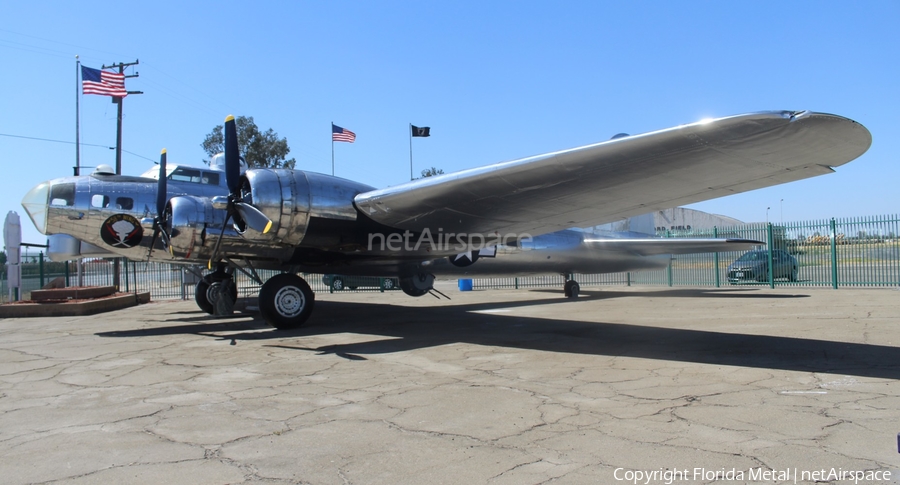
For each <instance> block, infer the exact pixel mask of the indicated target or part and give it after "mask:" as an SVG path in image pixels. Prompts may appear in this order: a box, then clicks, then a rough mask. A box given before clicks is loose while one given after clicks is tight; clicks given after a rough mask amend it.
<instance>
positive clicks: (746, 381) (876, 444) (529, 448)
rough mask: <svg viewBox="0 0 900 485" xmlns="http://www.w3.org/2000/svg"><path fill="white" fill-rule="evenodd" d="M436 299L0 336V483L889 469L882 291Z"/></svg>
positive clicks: (167, 310)
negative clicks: (279, 326)
mask: <svg viewBox="0 0 900 485" xmlns="http://www.w3.org/2000/svg"><path fill="white" fill-rule="evenodd" d="M445 293H448V294H450V295H451V296H452V298H453V300H452V301H446V300H442V301H437V300H434V299H432V298H430V297H427V296H426V297H423V298H419V299H413V298H409V297H407V296H405V295H403V294H401V293H400V292H388V293H383V294H382V293H375V292H373V293H356V294H349V293H348V294H320V295H318V296H317V298H318V300H319V301H318V302H317V306H316V312H315V314H314V315H313V317H312V318H311V320H310V321H309V322H308V324H307V326H305V327H304V328H302V329H299V330H297V331H291V332H282V331H276V330H274V329H270V328H268V327H267V326H265V324H264V323H262V322H261V321H259V320H257V319H254V318H253V316H252V315H236V316H234V317H231V318H218V319H217V318H214V317H211V316H208V315H205V314H203V313H200V312H199V310H198V309H197V308H196V307H195V306H194V304H193V302H177V301H176V302H170V301H164V302H153V303H151V304H148V305H142V306H139V307H135V308H130V309H126V310H121V311H117V312H113V313H108V314H104V315H94V316H86V317H56V318H34V319H5V320H0V477H2V482H3V483H10V484H25V483H67V484H68V483H73V484H91V483H104V484H108V483H154V484H156V483H175V484H177V483H184V484H192V485H196V484H231V483H234V484H242V483H248V484H249V483H267V484H268V483H272V484H294V483H310V484H347V483H353V484H398V483H417V484H419V483H447V484H473V483H485V484H532V483H533V484H538V483H547V482H553V483H617V480H616V479H615V470H616V469H617V468H623V469H627V470H645V471H653V470H665V469H694V468H696V467H702V468H705V469H708V470H719V469H725V470H730V469H738V470H749V469H754V468H756V469H767V470H779V469H785V468H794V469H798V470H818V469H830V468H842V469H844V470H882V471H883V470H896V469H897V468H900V464H898V463H900V454H898V449H897V433H898V432H900V383H898V382H900V381H898V379H900V311H898V309H900V292H898V291H897V290H896V289H882V290H854V289H841V290H837V291H835V290H831V289H806V288H784V289H776V290H769V289H761V288H746V289H744V288H727V289H671V288H664V289H660V288H651V289H648V288H637V287H631V288H622V287H612V288H584V289H583V295H582V298H580V299H579V300H578V301H567V300H565V299H564V298H562V296H561V291H549V290H532V291H524V290H519V291H512V290H510V291H502V290H491V291H474V292H466V293H459V292H448V291H445ZM895 477H896V476H895ZM791 482H792V483H793V480H792V481H791ZM623 483H629V482H623ZM649 483H665V482H664V481H650V482H649ZM676 483H727V481H721V480H720V481H718V482H717V481H715V480H702V479H701V480H696V481H695V480H687V481H680V482H676ZM732 483H734V482H732ZM740 483H743V481H742V482H740ZM767 483H773V482H772V481H769V482H767ZM797 483H812V482H811V481H804V480H798V481H797ZM835 483H846V482H835ZM850 483H852V482H850ZM860 483H864V482H860ZM878 483H894V482H878Z"/></svg>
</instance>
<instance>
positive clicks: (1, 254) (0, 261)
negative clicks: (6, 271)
mask: <svg viewBox="0 0 900 485" xmlns="http://www.w3.org/2000/svg"><path fill="white" fill-rule="evenodd" d="M4 264H6V251H0V266H3V265H4Z"/></svg>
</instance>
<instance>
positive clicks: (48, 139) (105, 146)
mask: <svg viewBox="0 0 900 485" xmlns="http://www.w3.org/2000/svg"><path fill="white" fill-rule="evenodd" d="M0 136H8V137H10V138H24V139H26V140H36V141H48V142H52V143H67V144H69V145H74V144H75V142H74V141H68V140H51V139H50V138H38V137H36V136H23V135H11V134H9V133H0ZM82 145H84V146H89V147H100V148H108V149H110V150H115V149H116V147H111V146H109V145H95V144H93V143H82ZM122 151H123V152H125V153H127V154H129V155H133V156H135V157H138V158H143V159H144V160H149V161H151V162H153V163H157V161H156V160H154V159H152V158H147V157H145V156H143V155H138V154H137V153H134V152H130V151H128V150H122Z"/></svg>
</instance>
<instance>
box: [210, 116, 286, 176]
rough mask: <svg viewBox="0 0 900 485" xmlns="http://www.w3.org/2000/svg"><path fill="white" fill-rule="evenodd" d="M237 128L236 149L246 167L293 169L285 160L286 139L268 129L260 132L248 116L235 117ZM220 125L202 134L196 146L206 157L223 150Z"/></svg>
mask: <svg viewBox="0 0 900 485" xmlns="http://www.w3.org/2000/svg"><path fill="white" fill-rule="evenodd" d="M234 121H235V125H236V127H237V139H238V149H239V150H240V153H241V156H242V157H244V161H246V162H247V165H248V166H249V167H250V168H294V165H295V164H296V163H297V161H296V160H294V159H293V158H292V159H290V160H286V158H287V154H288V153H289V152H290V151H291V149H290V148H289V147H288V144H287V138H278V134H277V133H275V132H274V131H272V129H271V128H269V129H268V130H266V131H264V132H261V131H259V128H258V127H257V126H256V123H254V122H253V117H252V116H237V117H235V119H234ZM222 129H223V126H222V125H218V126H216V127H215V128H213V130H212V131H211V132H210V133H209V134H208V135H206V139H205V140H203V143H201V144H200V146H201V147H203V150H204V151H205V152H206V153H207V155H209V156H213V155H215V154H217V153H221V152H223V151H225V136H224V135H223V134H222Z"/></svg>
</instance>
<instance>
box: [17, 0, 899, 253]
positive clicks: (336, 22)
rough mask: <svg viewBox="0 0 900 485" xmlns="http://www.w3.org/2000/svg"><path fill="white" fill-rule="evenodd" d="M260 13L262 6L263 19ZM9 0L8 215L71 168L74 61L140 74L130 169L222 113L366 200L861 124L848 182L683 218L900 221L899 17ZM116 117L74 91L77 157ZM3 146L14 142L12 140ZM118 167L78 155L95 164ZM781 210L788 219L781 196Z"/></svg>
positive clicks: (129, 115) (182, 155) (184, 154)
mask: <svg viewBox="0 0 900 485" xmlns="http://www.w3.org/2000/svg"><path fill="white" fill-rule="evenodd" d="M252 3H255V4H252ZM252 3H251V2H216V3H209V2H169V1H158V2H140V3H134V4H132V2H94V1H89V0H88V1H82V2H63V1H60V2H42V1H35V2H6V3H5V4H4V6H3V7H0V16H2V18H3V19H4V20H5V21H4V22H2V23H0V65H2V66H3V75H2V76H0V93H2V94H0V113H2V116H0V149H2V153H3V160H4V163H3V167H4V170H5V175H4V176H3V177H0V210H2V212H3V214H4V216H5V214H6V213H7V212H8V211H9V210H15V211H17V212H18V213H19V214H20V216H22V217H23V218H24V220H23V228H24V234H23V235H24V240H25V241H30V242H42V241H43V237H42V236H40V235H39V234H38V233H37V231H35V230H34V228H33V227H32V226H31V223H30V221H28V219H27V216H26V215H25V213H24V210H22V208H21V206H20V205H19V202H20V200H21V198H22V196H23V195H24V194H25V192H26V191H27V190H28V189H29V188H30V187H32V186H33V185H35V184H37V183H39V182H41V181H43V180H46V179H50V178H54V177H58V176H64V175H68V174H71V171H72V168H71V167H72V166H73V165H74V154H75V148H74V145H72V144H66V143H53V142H44V141H36V140H30V139H26V138H17V137H34V138H44V139H51V140H63V141H74V138H75V98H76V94H75V93H76V86H75V55H76V54H78V55H80V57H81V61H82V63H83V64H84V65H86V66H88V67H94V68H99V67H100V66H101V65H102V64H112V63H114V62H120V61H123V62H131V61H134V60H135V59H140V65H139V66H137V67H136V68H135V69H130V70H129V71H128V73H133V72H135V71H136V72H138V73H139V74H140V77H138V78H136V79H129V80H128V81H127V87H128V89H129V90H140V91H143V92H144V93H145V94H143V95H139V96H130V97H128V98H126V100H125V105H124V113H125V119H124V135H123V148H124V150H126V151H127V153H125V154H124V155H123V173H125V174H139V173H141V172H143V171H145V170H146V169H147V168H149V167H150V166H152V163H153V162H152V161H153V160H156V159H157V158H158V154H159V152H160V150H161V149H162V148H163V147H165V148H167V149H168V153H169V161H170V162H183V163H190V164H197V163H199V162H200V161H201V160H202V159H203V158H204V157H205V155H204V153H203V151H202V149H201V148H200V143H201V142H202V141H203V138H204V137H205V135H206V134H207V133H209V132H210V131H211V130H212V128H213V127H214V126H216V125H218V124H221V123H222V121H223V119H224V118H225V116H226V115H228V114H234V115H244V116H253V117H254V119H255V121H256V123H257V125H258V126H259V127H260V128H261V129H268V128H272V129H274V130H275V131H276V132H277V133H278V134H279V135H280V136H282V137H286V138H287V140H288V143H289V145H290V147H291V154H290V156H292V157H295V158H296V159H297V168H299V169H304V170H311V171H317V172H323V173H331V148H332V144H331V138H330V130H331V127H330V123H331V122H334V123H335V124H338V125H340V126H343V127H345V128H348V129H350V130H353V131H354V132H356V134H357V142H356V143H354V144H346V143H337V144H335V147H334V148H335V160H336V175H338V176H342V177H346V178H350V179H354V180H358V181H361V182H365V183H368V184H370V185H373V186H375V187H379V188H380V187H385V186H388V185H395V184H398V183H401V182H404V181H406V180H408V178H409V155H410V154H409V149H410V146H409V138H408V134H407V133H408V132H407V130H408V126H409V123H412V124H415V125H419V126H430V127H431V128H432V136H431V137H430V138H424V139H415V140H413V156H414V164H415V171H416V173H417V174H418V172H419V171H420V170H422V169H424V168H427V167H431V166H434V167H438V168H441V169H443V170H444V171H445V172H452V171H456V170H461V169H465V168H471V167H476V166H481V165H486V164H490V163H495V162H500V161H505V160H511V159H515V158H520V157H524V156H530V155H536V154H539V153H544V152H549V151H555V150H559V149H564V148H570V147H575V146H580V145H584V144H588V143H594V142H598V141H602V140H606V139H608V138H609V137H610V136H612V135H614V134H616V133H620V132H626V133H632V134H635V133H642V132H646V131H652V130H657V129H663V128H668V127H670V126H675V125H679V124H684V123H689V122H693V121H697V120H700V119H703V118H708V117H719V116H728V115H733V114H739V113H745V112H752V111H766V110H782V109H789V110H803V109H810V110H814V111H822V112H828V113H835V114H839V115H843V116H847V117H849V118H852V119H855V120H857V121H859V122H861V123H862V124H864V125H865V126H866V127H867V128H868V129H869V130H870V131H871V132H872V136H873V139H874V141H873V145H872V148H871V149H870V150H869V151H868V152H867V153H866V154H865V155H863V156H862V157H861V158H859V159H858V160H856V161H854V162H852V163H850V164H848V165H845V166H844V167H842V168H840V169H839V170H838V172H837V173H835V174H831V175H828V176H824V177H817V178H813V179H808V180H805V181H800V182H795V183H791V184H787V185H781V186H777V187H772V188H768V189H763V190H758V191H755V192H751V193H748V194H742V195H737V196H731V197H726V198H722V199H716V200H712V201H708V202H704V203H701V204H696V205H694V206H692V207H695V208H698V209H701V210H705V211H709V212H713V213H719V214H724V215H728V216H731V217H735V218H737V219H740V220H743V221H747V222H754V221H763V220H765V218H766V207H771V210H770V211H769V219H770V220H774V221H777V220H778V219H779V218H780V217H781V212H782V209H783V214H784V215H783V217H784V219H785V220H805V219H823V218H829V217H847V216H857V215H859V216H862V215H876V214H887V213H898V212H900V207H898V205H900V204H898V196H897V193H898V185H900V167H898V165H900V164H898V159H900V156H898V155H900V118H898V114H897V112H898V107H900V67H898V64H900V63H898V62H897V59H898V52H900V35H897V33H896V27H897V25H900V2H897V1H871V2H827V1H815V2H812V1H797V2H651V1H640V2H602V1H583V2H573V1H570V2H567V1H563V2H527V1H522V2H512V1H494V2H490V1H489V2H484V1H480V2H472V1H458V2H409V1H403V2H400V1H382V2H340V3H336V2H300V1H297V2H288V1H283V2H252ZM115 118H116V110H115V105H113V104H112V103H110V101H109V98H106V97H101V96H82V97H81V140H82V143H83V144H94V145H103V146H114V145H115V124H116V120H115ZM8 135H15V137H13V136H8ZM100 163H106V164H110V165H114V163H115V155H114V152H113V151H112V150H109V149H107V148H102V147H90V146H83V147H82V164H83V165H86V166H95V165H98V164H100ZM782 199H783V203H782V202H781V201H782Z"/></svg>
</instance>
